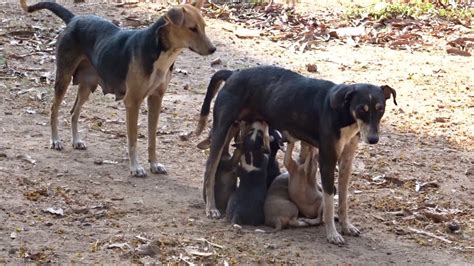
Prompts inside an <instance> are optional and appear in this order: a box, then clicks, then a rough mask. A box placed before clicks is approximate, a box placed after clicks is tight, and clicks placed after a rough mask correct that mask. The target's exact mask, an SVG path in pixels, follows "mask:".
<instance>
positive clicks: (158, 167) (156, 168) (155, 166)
mask: <svg viewBox="0 0 474 266" xmlns="http://www.w3.org/2000/svg"><path fill="white" fill-rule="evenodd" d="M150 171H151V172H152V173H153V174H159V175H166V174H168V171H166V168H165V166H164V165H162V164H161V163H150Z"/></svg>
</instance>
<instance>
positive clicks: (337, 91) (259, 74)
mask: <svg viewBox="0 0 474 266" xmlns="http://www.w3.org/2000/svg"><path fill="white" fill-rule="evenodd" d="M222 81H226V83H225V85H224V87H223V88H222V89H221V91H220V92H219V95H218V96H217V99H216V102H215V105H214V112H213V117H214V119H213V126H212V131H211V149H210V155H209V160H210V162H211V163H210V164H208V167H207V168H206V172H205V177H204V179H205V182H206V186H207V187H208V188H209V187H213V186H214V182H215V180H214V178H215V173H216V168H217V163H218V162H219V158H220V156H221V153H222V147H223V145H224V141H225V139H226V135H227V134H228V131H229V128H230V126H231V125H232V123H233V122H234V121H236V120H242V119H246V118H249V117H250V118H251V117H259V118H261V119H263V120H265V121H266V122H268V123H269V125H270V126H271V127H273V128H275V129H277V130H280V131H282V132H285V131H286V132H287V133H289V134H290V135H291V136H293V137H294V138H296V139H300V140H302V141H305V142H307V143H309V144H310V145H313V146H315V147H318V148H319V165H320V171H321V179H322V180H321V181H322V186H323V190H324V193H323V202H324V211H323V219H324V223H325V226H326V234H327V239H328V240H329V242H331V243H335V244H342V243H344V238H343V237H342V236H341V235H340V234H339V233H338V232H337V230H336V226H335V224H334V202H333V201H334V172H335V168H336V164H337V163H339V184H338V186H339V187H338V190H339V221H340V223H341V226H342V232H343V233H345V234H350V235H354V236H356V235H359V234H360V232H359V230H358V229H357V228H356V227H354V226H353V225H352V224H351V223H350V221H349V218H348V216H347V194H348V186H349V179H350V175H351V171H352V159H353V157H354V153H355V151H356V148H357V143H358V142H359V139H362V140H363V141H364V142H366V143H369V144H375V143H377V142H378V140H379V125H380V120H381V118H382V116H383V114H384V111H385V102H386V100H387V99H389V98H390V96H391V95H392V96H393V98H394V102H395V104H396V101H395V97H396V92H395V90H394V89H392V88H390V87H389V86H381V87H379V86H375V85H371V84H335V83H333V82H331V81H327V80H319V79H312V78H306V77H303V76H301V75H299V74H297V73H294V72H292V71H289V70H286V69H283V68H278V67H272V66H263V67H255V68H249V69H244V70H239V71H234V72H231V71H228V70H223V71H218V72H216V73H215V75H214V76H213V78H212V79H211V84H213V85H216V86H210V87H209V88H208V90H210V91H211V92H209V91H208V95H211V97H207V95H206V99H205V101H204V103H203V106H202V109H201V118H200V122H199V125H198V128H197V129H196V133H200V132H201V131H202V128H204V125H205V124H206V121H207V116H208V115H209V110H210V103H211V100H212V96H214V95H215V94H216V92H217V90H218V85H219V84H220V83H221V82H222ZM213 192H214V191H213V190H212V189H207V201H206V214H207V216H209V217H219V216H220V213H219V211H218V210H217V209H216V207H215V201H214V193H213Z"/></svg>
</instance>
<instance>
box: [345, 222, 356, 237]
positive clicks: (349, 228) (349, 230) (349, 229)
mask: <svg viewBox="0 0 474 266" xmlns="http://www.w3.org/2000/svg"><path fill="white" fill-rule="evenodd" d="M342 234H344V235H350V236H359V235H360V231H359V229H357V227H355V226H353V225H352V224H347V225H342Z"/></svg>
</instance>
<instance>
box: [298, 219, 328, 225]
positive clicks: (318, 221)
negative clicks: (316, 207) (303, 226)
mask: <svg viewBox="0 0 474 266" xmlns="http://www.w3.org/2000/svg"><path fill="white" fill-rule="evenodd" d="M301 220H302V221H303V222H305V223H307V224H308V225H320V224H322V223H323V221H322V219H321V217H318V218H313V219H310V218H302V219H301Z"/></svg>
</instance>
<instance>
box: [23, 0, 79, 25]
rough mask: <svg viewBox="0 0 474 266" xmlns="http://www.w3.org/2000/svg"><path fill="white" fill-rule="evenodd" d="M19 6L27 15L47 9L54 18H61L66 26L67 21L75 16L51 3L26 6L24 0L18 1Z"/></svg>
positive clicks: (58, 5) (60, 6)
mask: <svg viewBox="0 0 474 266" xmlns="http://www.w3.org/2000/svg"><path fill="white" fill-rule="evenodd" d="M20 5H21V8H22V9H23V10H25V11H26V12H28V13H31V12H35V11H36V10H40V9H48V10H49V11H51V12H53V13H54V14H55V15H56V16H58V17H59V18H61V19H62V20H63V21H64V22H65V23H66V24H68V23H69V21H71V19H72V18H73V17H74V16H75V15H74V14H73V13H72V12H71V11H69V10H67V9H66V8H65V7H63V6H62V5H60V4H56V3H53V2H39V3H37V4H34V5H31V6H28V4H27V3H26V0H20Z"/></svg>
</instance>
